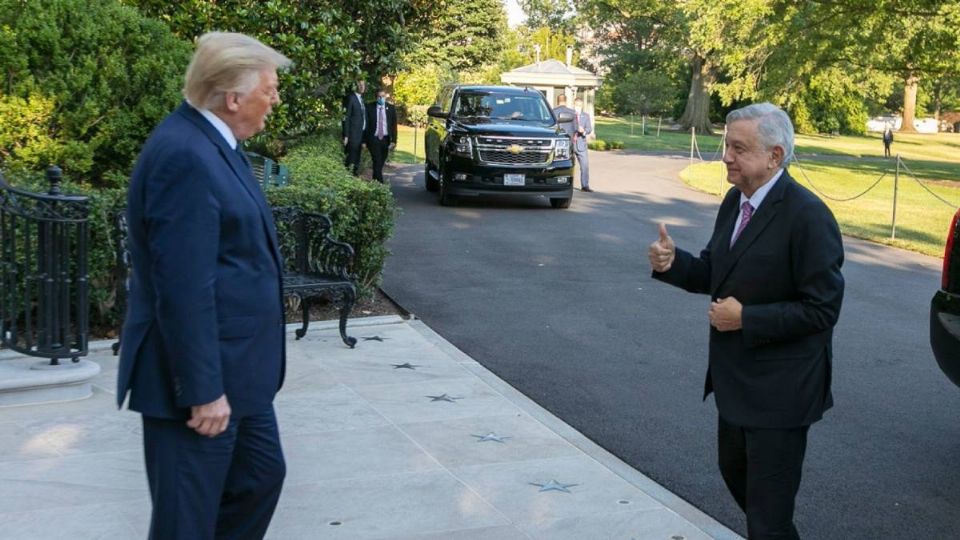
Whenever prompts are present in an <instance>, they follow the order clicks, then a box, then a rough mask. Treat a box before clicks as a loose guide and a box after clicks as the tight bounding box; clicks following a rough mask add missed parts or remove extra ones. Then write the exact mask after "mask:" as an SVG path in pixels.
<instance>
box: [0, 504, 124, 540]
mask: <svg viewBox="0 0 960 540" xmlns="http://www.w3.org/2000/svg"><path fill="white" fill-rule="evenodd" d="M120 508H121V507H120V506H118V505H115V504H114V505H111V504H85V505H81V506H73V507H66V508H64V507H58V508H39V509H37V510H32V511H25V512H10V513H4V514H0V523H2V524H3V525H0V527H2V530H0V537H3V538H4V539H5V540H62V539H64V538H84V539H91V538H95V539H97V540H129V539H131V538H143V535H141V534H138V532H137V531H136V529H134V528H133V527H132V526H131V525H130V524H129V522H128V521H127V520H126V519H125V517H124V516H123V514H122V512H121V510H120Z"/></svg>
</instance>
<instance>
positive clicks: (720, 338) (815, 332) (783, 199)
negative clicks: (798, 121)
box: [653, 171, 844, 428]
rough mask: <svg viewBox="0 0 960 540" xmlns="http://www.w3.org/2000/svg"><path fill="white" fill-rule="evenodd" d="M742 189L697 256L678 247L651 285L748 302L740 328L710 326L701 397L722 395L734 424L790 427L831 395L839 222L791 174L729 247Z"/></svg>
mask: <svg viewBox="0 0 960 540" xmlns="http://www.w3.org/2000/svg"><path fill="white" fill-rule="evenodd" d="M739 206H740V191H739V190H737V189H731V190H730V191H729V192H728V193H727V195H726V197H725V198H724V200H723V203H722V204H721V205H720V210H719V212H718V213H717V221H716V224H715V226H714V231H713V237H712V238H711V239H710V243H709V244H707V247H706V248H705V249H704V250H703V251H702V252H701V253H700V256H699V257H694V256H693V255H692V254H690V253H688V252H686V251H683V250H680V249H677V255H676V259H675V261H674V263H673V266H672V267H671V268H670V270H668V271H667V272H664V273H657V272H654V274H653V277H654V278H656V279H659V280H661V281H665V282H667V283H670V284H673V285H676V286H678V287H682V288H684V289H686V290H688V291H690V292H696V293H708V294H710V296H711V297H712V299H714V300H716V299H720V298H724V297H729V296H732V297H735V298H736V299H737V300H739V301H740V302H741V303H742V304H743V329H742V330H739V331H734V332H719V331H717V330H716V329H715V328H713V327H712V326H711V327H710V362H709V368H708V370H707V379H706V383H705V386H704V399H706V396H707V395H708V394H709V393H710V392H711V391H713V392H715V394H716V400H717V408H718V409H719V411H720V416H722V417H723V418H724V419H725V420H726V421H727V422H730V423H732V424H736V425H740V426H745V427H755V428H791V427H799V426H805V425H809V424H811V423H813V422H816V421H817V420H819V419H820V418H821V417H822V415H823V412H824V411H825V410H827V409H829V408H830V407H831V406H832V404H833V396H832V394H831V392H830V382H831V363H832V339H833V326H834V325H835V324H836V322H837V318H838V317H839V315H840V305H841V302H842V300H843V285H844V282H843V276H842V275H841V273H840V267H841V265H842V264H843V243H842V240H841V237H840V230H839V228H838V227H837V222H836V221H835V220H834V218H833V214H831V213H830V210H829V209H828V208H827V207H826V205H824V204H823V202H822V201H821V200H820V199H818V198H817V197H816V196H814V195H813V194H812V193H810V192H809V191H808V190H807V189H806V188H804V187H802V186H800V185H799V184H797V183H796V182H795V181H794V180H793V178H791V177H790V175H789V174H788V173H787V171H784V173H783V175H782V176H781V177H780V179H779V180H778V181H777V183H776V184H775V185H774V186H773V188H772V189H771V190H770V192H769V193H768V194H767V196H766V198H765V199H764V201H763V203H762V204H761V205H760V208H758V209H757V210H756V211H755V212H754V214H753V218H752V219H751V220H750V223H749V224H748V225H747V227H746V228H745V229H744V230H743V232H742V233H741V235H740V238H739V239H737V241H736V243H734V245H733V247H732V248H731V247H730V237H731V235H732V234H733V227H734V224H735V223H736V220H737V215H738V212H739Z"/></svg>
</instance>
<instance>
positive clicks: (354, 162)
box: [343, 137, 363, 176]
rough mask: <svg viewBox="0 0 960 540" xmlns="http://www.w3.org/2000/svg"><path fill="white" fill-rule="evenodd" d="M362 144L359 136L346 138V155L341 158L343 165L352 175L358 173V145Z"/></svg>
mask: <svg viewBox="0 0 960 540" xmlns="http://www.w3.org/2000/svg"><path fill="white" fill-rule="evenodd" d="M361 144H363V139H362V138H360V137H350V138H348V139H347V146H346V148H344V152H345V153H346V156H345V158H344V160H343V165H344V166H345V167H346V168H347V169H348V170H349V171H350V172H351V173H353V175H354V176H356V175H358V174H360V145H361Z"/></svg>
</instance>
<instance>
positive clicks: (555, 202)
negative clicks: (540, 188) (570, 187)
mask: <svg viewBox="0 0 960 540" xmlns="http://www.w3.org/2000/svg"><path fill="white" fill-rule="evenodd" d="M572 200H573V197H567V198H565V199H550V206H552V207H554V208H570V201H572Z"/></svg>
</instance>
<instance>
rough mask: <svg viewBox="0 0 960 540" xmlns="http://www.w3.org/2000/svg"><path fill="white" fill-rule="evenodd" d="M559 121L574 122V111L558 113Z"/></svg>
mask: <svg viewBox="0 0 960 540" xmlns="http://www.w3.org/2000/svg"><path fill="white" fill-rule="evenodd" d="M557 122H560V123H561V124H567V123H570V122H573V113H571V112H567V111H562V112H560V113H557Z"/></svg>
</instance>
